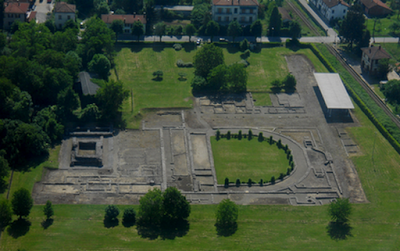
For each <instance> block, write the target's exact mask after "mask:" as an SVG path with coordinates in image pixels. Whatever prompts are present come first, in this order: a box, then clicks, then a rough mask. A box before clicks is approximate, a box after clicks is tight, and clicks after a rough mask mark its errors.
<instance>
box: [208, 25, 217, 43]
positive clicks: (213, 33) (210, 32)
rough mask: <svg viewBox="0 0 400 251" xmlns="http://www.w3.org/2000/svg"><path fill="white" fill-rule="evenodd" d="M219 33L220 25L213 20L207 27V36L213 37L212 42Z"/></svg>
mask: <svg viewBox="0 0 400 251" xmlns="http://www.w3.org/2000/svg"><path fill="white" fill-rule="evenodd" d="M218 33H219V24H218V23H217V22H215V21H214V20H211V21H209V22H208V23H207V27H206V35H207V36H210V37H211V42H212V41H213V39H214V36H216V35H218Z"/></svg>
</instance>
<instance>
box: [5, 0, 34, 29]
mask: <svg viewBox="0 0 400 251" xmlns="http://www.w3.org/2000/svg"><path fill="white" fill-rule="evenodd" d="M28 10H29V3H28V2H22V3H21V2H5V3H4V17H3V29H5V30H9V29H10V28H11V25H12V24H13V23H14V22H15V21H17V20H18V21H20V22H25V21H26V18H27V13H28Z"/></svg>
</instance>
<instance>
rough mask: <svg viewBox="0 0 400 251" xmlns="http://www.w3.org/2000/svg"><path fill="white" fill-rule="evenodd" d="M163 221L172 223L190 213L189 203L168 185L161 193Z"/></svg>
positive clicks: (185, 217)
mask: <svg viewBox="0 0 400 251" xmlns="http://www.w3.org/2000/svg"><path fill="white" fill-rule="evenodd" d="M162 210H163V221H164V223H172V222H176V221H182V220H185V219H187V218H188V217H189V215H190V211H191V208H190V204H189V201H187V200H186V197H185V196H183V195H182V194H181V192H179V190H178V189H176V188H175V187H168V188H167V189H166V190H165V191H164V193H163V206H162Z"/></svg>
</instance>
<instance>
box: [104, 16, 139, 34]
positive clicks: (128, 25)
mask: <svg viewBox="0 0 400 251" xmlns="http://www.w3.org/2000/svg"><path fill="white" fill-rule="evenodd" d="M101 20H103V22H104V23H106V24H107V26H109V27H110V25H111V24H112V22H113V21H114V20H122V21H123V22H124V34H131V32H132V27H133V23H134V22H136V21H140V22H141V23H142V24H143V31H144V34H146V16H145V15H136V14H133V15H105V14H103V15H101Z"/></svg>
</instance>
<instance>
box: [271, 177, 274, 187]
mask: <svg viewBox="0 0 400 251" xmlns="http://www.w3.org/2000/svg"><path fill="white" fill-rule="evenodd" d="M271 184H272V185H273V184H275V176H272V177H271Z"/></svg>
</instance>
